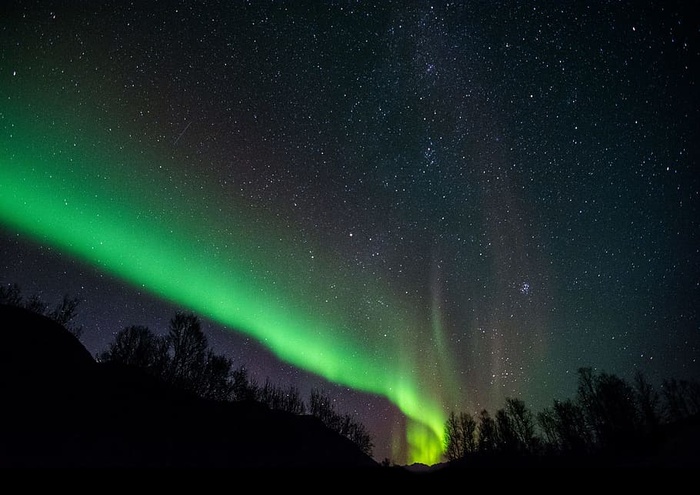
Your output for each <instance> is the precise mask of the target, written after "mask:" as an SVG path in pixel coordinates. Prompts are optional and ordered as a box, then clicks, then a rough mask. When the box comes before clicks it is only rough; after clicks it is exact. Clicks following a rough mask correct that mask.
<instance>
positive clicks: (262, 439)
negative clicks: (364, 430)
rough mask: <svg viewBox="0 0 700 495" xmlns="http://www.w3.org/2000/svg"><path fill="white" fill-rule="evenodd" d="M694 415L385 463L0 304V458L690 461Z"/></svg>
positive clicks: (423, 470)
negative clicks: (642, 445)
mask: <svg viewBox="0 0 700 495" xmlns="http://www.w3.org/2000/svg"><path fill="white" fill-rule="evenodd" d="M699 445H700V421H699V420H698V418H697V417H691V418H688V419H687V420H686V421H684V422H682V423H674V424H671V425H667V426H666V427H665V428H664V431H663V439H662V441H661V442H660V445H659V448H658V449H656V450H655V451H654V452H653V454H652V455H649V453H645V454H644V455H639V456H625V457H619V456H618V457H604V456H589V457H582V456H579V457H575V456H569V457H563V456H549V457H547V456H545V457H532V456H529V457H528V456H522V457H517V456H510V457H509V456H503V455H470V456H467V457H465V458H463V459H459V460H457V461H453V462H449V463H444V464H440V465H437V466H432V467H428V466H415V465H414V466H408V467H402V466H385V465H381V464H379V463H377V462H376V461H375V460H374V459H372V458H371V457H369V456H368V455H366V454H365V453H363V452H362V451H361V450H360V449H359V448H358V447H357V445H355V444H354V443H353V442H352V441H350V440H348V439H347V438H345V437H343V436H342V435H339V434H337V433H336V432H334V431H332V430H330V429H328V428H327V427H326V426H325V425H323V423H322V422H321V421H320V420H318V418H315V417H312V416H305V415H297V414H292V413H288V412H283V411H275V410H271V409H269V408H267V407H266V406H264V405H262V404H260V403H257V402H220V401H212V400H205V399H202V398H199V397H196V396H195V395H193V394H189V393H186V392H183V391H181V390H178V389H175V388H173V387H172V386H169V385H167V384H165V383H164V382H161V381H160V380H158V379H156V378H154V377H153V376H150V375H148V374H147V373H145V372H144V371H143V370H140V369H137V368H130V367H126V366H120V365H115V364H109V363H99V362H97V361H96V360H95V359H94V358H93V357H92V356H91V355H90V353H89V352H88V351H87V350H86V349H85V347H84V346H83V345H82V344H81V343H80V341H79V340H78V339H77V338H76V337H75V336H74V335H73V334H71V333H70V332H69V331H68V330H66V329H65V328H64V327H62V326H61V325H59V324H58V323H56V322H55V321H53V320H52V319H50V318H48V317H46V316H42V315H39V314H36V313H33V312H31V311H29V310H27V309H24V308H20V307H15V306H7V305H0V467H5V468H8V467H9V468H26V467H31V468H34V467H40V468H41V467H50V468H56V467H58V468H63V467H68V468H72V467H136V468H143V467H146V468H163V467H166V468H205V467H206V468H244V469H248V468H253V469H256V468H258V469H267V468H274V469H277V468H280V469H294V470H298V469H301V470H304V469H316V468H321V469H324V470H327V469H344V470H347V469H351V470H354V471H357V470H361V471H362V472H363V473H370V474H381V475H384V476H386V475H390V477H392V476H393V479H396V480H399V479H405V478H406V477H408V478H409V479H414V478H416V477H422V478H431V479H446V478H448V477H450V478H451V477H458V478H462V477H463V476H469V475H468V474H466V473H467V472H469V471H473V470H474V469H483V468H506V469H510V468H528V469H538V468H553V467H554V468H591V467H592V468H596V467H621V468H653V467H681V468H697V467H699V466H700V453H699V452H700V449H699V447H698V446H699Z"/></svg>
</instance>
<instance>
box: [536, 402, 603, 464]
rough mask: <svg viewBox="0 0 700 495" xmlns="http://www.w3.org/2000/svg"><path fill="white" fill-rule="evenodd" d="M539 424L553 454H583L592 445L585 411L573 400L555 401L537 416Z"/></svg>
mask: <svg viewBox="0 0 700 495" xmlns="http://www.w3.org/2000/svg"><path fill="white" fill-rule="evenodd" d="M537 422H538V424H539V425H540V428H541V429H542V431H543V432H544V435H545V441H546V443H547V447H548V448H549V449H550V450H551V451H553V452H566V453H583V452H586V451H587V450H588V448H589V446H590V445H591V443H592V439H591V437H590V435H589V431H588V429H587V428H586V419H585V416H584V414H583V410H582V409H581V407H579V405H578V404H577V403H576V402H574V401H573V400H571V399H567V400H564V401H558V400H555V401H554V405H553V406H552V407H551V408H546V409H544V410H543V411H541V412H540V413H538V414H537Z"/></svg>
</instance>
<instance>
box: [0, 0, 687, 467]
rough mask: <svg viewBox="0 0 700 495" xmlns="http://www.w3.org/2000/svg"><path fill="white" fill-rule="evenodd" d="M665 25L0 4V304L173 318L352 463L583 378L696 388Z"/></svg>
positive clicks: (679, 42)
mask: <svg viewBox="0 0 700 495" xmlns="http://www.w3.org/2000/svg"><path fill="white" fill-rule="evenodd" d="M689 4H690V2H682V1H667V2H636V1H618V2H612V1H606V2H603V1H600V2H598V1H590V2H567V1H536V2H535V1H506V0H504V1H488V2H486V1H463V2H427V1H426V2H422V1H415V2H414V1H408V2H404V1H396V2H394V1H380V2H370V1H357V2H353V1H347V0H346V1H320V0H319V1H279V2H269V1H247V2H243V1H209V2H187V1H149V2H146V1H143V2H141V1H135V2H122V1H114V0H106V1H103V2H91V1H80V0H73V1H53V2H49V1H22V2H12V1H11V2H9V3H8V2H6V4H4V5H3V6H2V7H0V283H3V284H7V283H13V282H14V283H17V284H19V285H20V286H21V287H22V289H23V292H24V293H25V294H26V295H30V294H34V293H36V294H39V295H41V297H42V298H43V299H44V300H46V301H47V302H57V301H58V300H59V299H60V298H61V297H62V295H63V294H65V293H68V294H69V295H71V296H76V297H79V298H80V299H81V300H82V303H81V305H80V315H79V318H78V323H80V324H81V325H82V326H83V327H84V333H83V336H82V341H83V343H84V344H85V346H86V347H87V348H88V350H90V351H91V352H92V353H97V352H100V351H102V350H105V349H106V347H107V345H108V343H109V342H110V341H111V340H112V338H113V336H114V334H115V333H116V332H117V331H119V330H121V329H122V328H123V327H125V326H127V325H132V324H138V325H146V326H148V327H149V328H151V329H152V330H153V331H154V332H155V333H164V332H165V331H166V330H167V324H168V321H169V319H170V318H171V317H172V316H173V315H174V314H175V312H176V311H178V310H185V311H191V312H194V313H195V314H197V315H199V316H200V317H201V318H202V320H203V324H204V329H205V331H206V333H207V335H208V338H209V342H210V344H211V346H212V347H213V348H214V350H215V351H216V352H218V353H223V354H226V355H228V356H229V357H231V358H232V359H233V360H234V366H236V367H238V366H246V367H247V368H248V369H249V370H250V371H251V373H252V376H253V377H254V378H256V379H258V380H259V381H260V382H263V381H264V380H265V378H268V377H269V378H270V379H271V381H272V382H274V383H277V384H279V385H281V386H284V387H286V386H288V385H293V386H296V387H298V388H299V389H300V390H301V392H302V395H303V396H304V395H305V394H307V393H308V391H310V390H311V389H312V388H321V389H324V390H326V391H328V393H329V395H331V396H332V397H333V398H334V399H335V401H336V406H337V409H338V410H339V411H340V412H342V413H350V414H352V415H356V417H357V419H358V420H359V421H360V422H362V423H363V424H364V425H365V426H366V427H367V429H368V430H369V432H370V434H371V435H372V437H373V441H374V444H375V447H374V450H373V452H374V456H375V458H376V459H377V460H382V459H384V458H388V459H391V460H392V461H394V462H398V463H405V462H413V461H420V462H426V463H434V462H437V461H438V460H439V441H440V432H439V430H440V428H442V426H443V424H444V420H445V419H446V417H447V415H448V414H449V412H451V411H455V412H461V411H465V412H471V413H476V412H478V411H480V410H481V409H487V410H489V411H491V412H495V410H496V409H497V408H499V407H501V406H502V405H503V402H504V400H505V398H506V397H519V398H521V399H523V400H524V401H525V402H526V404H527V405H529V406H530V408H531V409H532V410H533V411H538V410H541V409H542V408H544V407H547V406H549V405H551V403H552V401H553V400H554V399H564V398H568V397H571V396H572V395H573V394H574V393H575V387H576V371H577V369H578V368H580V367H583V366H590V367H594V368H597V369H600V370H604V371H606V372H610V373H616V374H618V375H619V376H621V377H625V378H627V377H631V376H632V374H633V373H634V372H635V371H636V370H641V371H643V372H644V373H645V374H646V375H647V376H648V377H649V378H650V379H651V380H652V382H656V383H659V382H660V380H662V379H664V378H691V379H697V378H698V377H699V376H700V363H699V362H698V351H699V350H700V325H699V319H698V310H697V303H698V301H699V300H700V299H699V296H700V270H699V263H698V261H699V256H698V250H699V247H698V246H699V244H698V242H699V240H700V239H699V236H698V232H699V229H698V227H699V223H700V222H699V219H700V215H699V213H700V211H699V204H700V180H699V179H698V177H699V174H697V167H698V146H697V142H698V137H700V136H698V130H699V129H700V120H699V118H698V117H699V111H698V108H700V106H699V105H700V100H699V98H698V86H697V76H698V69H699V62H700V44H699V43H698V41H699V38H700V30H699V26H700V24H699V23H698V18H697V17H695V16H692V15H691V13H690V5H689Z"/></svg>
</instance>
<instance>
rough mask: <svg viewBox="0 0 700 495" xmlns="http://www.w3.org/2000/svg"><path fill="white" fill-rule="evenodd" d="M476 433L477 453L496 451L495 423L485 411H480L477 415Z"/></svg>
mask: <svg viewBox="0 0 700 495" xmlns="http://www.w3.org/2000/svg"><path fill="white" fill-rule="evenodd" d="M477 433H478V438H477V448H478V450H479V452H491V451H493V450H495V449H496V440H497V438H496V422H495V421H494V419H493V418H492V417H491V415H490V414H489V412H488V411H487V410H486V409H482V410H481V412H480V413H479V426H478V429H477Z"/></svg>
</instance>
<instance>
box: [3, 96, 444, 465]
mask: <svg viewBox="0 0 700 495" xmlns="http://www.w3.org/2000/svg"><path fill="white" fill-rule="evenodd" d="M61 115H62V114H61ZM2 116H3V119H5V122H6V123H7V122H11V130H12V131H11V133H9V134H7V133H3V135H2V136H0V223H2V224H4V225H5V226H7V227H9V228H11V229H13V230H15V231H18V232H22V233H25V234H27V235H29V236H31V237H32V238H33V239H34V240H35V241H36V242H42V243H48V244H50V245H52V246H55V247H56V248H58V249H60V250H61V251H63V252H65V253H68V254H70V255H71V256H74V257H76V258H77V259H80V260H84V261H86V262H88V263H89V264H91V265H93V266H95V267H97V268H98V269H100V270H103V271H105V272H108V273H110V274H112V275H114V276H116V277H118V278H120V279H122V280H124V281H126V282H128V283H129V284H131V285H133V286H136V287H140V288H142V289H145V290H148V291H149V292H151V293H152V294H155V295H157V296H159V297H161V298H164V299H166V300H168V301H171V302H173V303H176V304H180V305H182V306H185V307H187V308H189V309H190V310H192V311H194V312H196V313H198V314H200V315H202V316H205V317H207V318H211V319H212V320H215V321H217V322H219V323H221V324H223V325H225V326H227V327H228V328H231V329H233V330H236V331H239V332H242V333H245V334H247V335H249V336H251V337H253V338H255V339H256V340H257V341H259V342H260V343H262V344H263V345H264V346H266V347H267V348H268V349H270V350H271V351H272V352H273V353H274V354H275V355H276V356H278V357H279V358H280V359H282V360H284V361H286V362H289V363H291V364H294V365H296V366H298V367H300V368H303V369H305V370H308V371H310V372H312V373H315V374H318V375H320V376H323V377H325V378H326V379H328V380H330V381H332V382H334V383H338V384H343V385H347V386H349V387H352V388H355V389H358V390H361V391H364V392H368V393H372V394H378V395H381V396H383V397H386V398H387V399H388V400H390V401H391V402H392V403H393V404H395V405H396V406H397V407H398V408H399V409H400V410H401V411H402V412H403V413H404V414H405V415H406V417H407V418H408V426H407V431H406V442H407V445H408V448H409V452H408V457H409V461H410V462H421V463H425V464H434V463H435V462H438V461H440V460H441V455H442V440H443V435H444V430H443V428H444V423H445V419H446V414H445V411H444V410H443V406H442V402H443V401H442V396H441V392H440V391H439V390H440V384H441V383H442V380H443V379H446V377H444V376H442V377H435V376H432V375H431V373H429V372H426V369H425V368H423V364H422V363H435V362H437V361H440V359H441V356H440V354H441V353H442V350H441V349H437V350H436V349H434V348H431V343H430V342H431V340H430V339H429V337H426V336H423V334H426V335H428V336H429V334H430V333H431V332H430V331H427V332H421V331H419V330H420V328H419V327H420V325H421V324H420V322H421V321H423V319H421V314H420V312H419V309H416V304H415V302H414V301H410V300H404V299H401V298H398V297H396V296H395V295H394V294H392V293H391V292H390V291H389V290H388V289H387V288H386V287H383V286H382V285H381V283H380V282H378V281H377V280H374V279H373V278H371V277H369V276H367V275H365V274H364V273H355V272H350V271H348V269H347V268H343V264H342V263H339V260H338V259H337V258H336V257H335V256H334V255H332V253H330V252H329V250H324V249H322V248H319V247H318V246H315V245H313V243H311V244H309V243H308V242H307V243H305V242H302V241H303V239H302V234H301V233H300V232H298V230H297V229H296V228H295V227H294V226H293V225H288V224H287V223H285V222H284V221H281V220H278V219H277V217H275V216H274V215H272V214H271V213H270V212H265V211H264V210H261V209H260V208H257V209H256V208H255V207H252V205H248V204H245V203H243V202H242V201H241V200H240V199H237V198H232V197H224V195H225V192H224V191H222V190H220V189H218V190H217V189H216V185H215V184H207V183H206V180H203V185H202V187H203V189H202V190H201V191H196V190H191V191H186V190H183V189H182V187H183V182H182V181H179V180H177V176H178V175H179V172H178V171H177V170H170V171H169V172H165V171H164V170H165V169H167V168H168V167H167V166H165V167H164V168H160V167H159V166H158V162H159V161H160V162H162V163H161V165H168V166H169V167H170V168H171V169H172V168H173V165H172V162H167V160H163V159H162V158H159V157H158V156H157V153H153V156H151V155H149V154H147V153H146V152H144V151H141V152H139V150H138V149H137V148H138V147H137V146H124V145H120V144H119V143H124V140H123V138H118V137H112V136H109V135H107V134H105V133H100V132H99V131H98V130H92V131H89V132H88V131H85V130H79V127H78V126H75V125H71V124H70V123H68V124H66V123H65V122H64V124H63V125H60V124H56V123H54V122H55V121H52V120H51V119H49V118H48V117H46V118H38V117H35V116H28V115H27V113H26V111H25V110H23V109H22V110H17V109H14V111H13V110H12V109H7V111H4V112H3V115H2ZM62 118H63V119H64V120H65V117H62ZM59 121H60V120H59ZM6 125H7V124H6ZM83 127H90V125H89V124H86V125H84V126H83ZM119 139H122V141H119ZM310 246H311V247H310ZM329 281H332V283H333V286H334V288H333V289H332V290H333V291H335V292H334V293H332V294H330V293H329V291H330V290H331V289H330V284H329ZM329 294H330V295H329ZM379 300H381V301H382V304H375V305H372V304H371V303H370V302H371V301H379ZM368 301H369V302H368ZM360 308H361V309H362V310H363V312H362V313H361V314H362V315H365V314H368V315H369V317H366V318H365V317H364V316H363V317H362V318H360V317H359V316H358V314H360V313H359V312H358V310H359V309H360ZM424 324H425V325H430V323H429V322H428V321H426V322H425V323H424ZM433 330H434V329H433ZM358 335H362V338H360V337H358ZM426 366H427V365H426ZM442 371H444V370H442ZM446 382H447V383H451V380H446Z"/></svg>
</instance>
